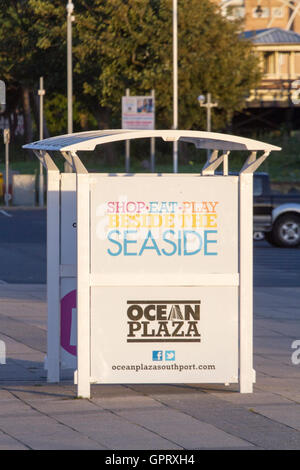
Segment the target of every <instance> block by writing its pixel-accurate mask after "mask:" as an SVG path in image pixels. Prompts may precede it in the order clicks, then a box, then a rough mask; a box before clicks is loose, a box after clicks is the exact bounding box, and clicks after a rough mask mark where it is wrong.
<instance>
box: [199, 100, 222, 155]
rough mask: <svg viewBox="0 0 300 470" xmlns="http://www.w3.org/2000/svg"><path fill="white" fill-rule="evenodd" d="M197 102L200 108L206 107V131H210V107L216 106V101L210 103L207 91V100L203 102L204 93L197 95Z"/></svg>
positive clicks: (208, 153)
mask: <svg viewBox="0 0 300 470" xmlns="http://www.w3.org/2000/svg"><path fill="white" fill-rule="evenodd" d="M198 103H199V105H200V108H206V130H207V132H211V109H212V108H215V107H216V106H218V103H212V102H211V94H210V93H207V101H206V103H205V96H204V95H199V96H198ZM206 154H207V159H208V158H209V156H210V150H207V152H206Z"/></svg>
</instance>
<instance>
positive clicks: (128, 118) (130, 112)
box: [122, 96, 155, 130]
mask: <svg viewBox="0 0 300 470" xmlns="http://www.w3.org/2000/svg"><path fill="white" fill-rule="evenodd" d="M154 128H155V109H154V97H153V96H123V97H122V129H138V130H153V129H154Z"/></svg>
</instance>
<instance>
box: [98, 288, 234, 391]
mask: <svg viewBox="0 0 300 470" xmlns="http://www.w3.org/2000/svg"><path fill="white" fill-rule="evenodd" d="M237 289H238V288H237V287H176V288H174V287H161V286H160V287H129V286H124V287H94V288H92V289H91V351H92V354H91V380H92V381H95V382H99V383H172V382H178V383H184V382H185V383H189V382H196V383H200V382H205V383H214V382H224V383H226V382H228V383H233V382H237V380H238V295H237ZM225 305H226V309H224V306H225Z"/></svg>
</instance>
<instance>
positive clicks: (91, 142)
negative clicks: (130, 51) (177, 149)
mask: <svg viewBox="0 0 300 470" xmlns="http://www.w3.org/2000/svg"><path fill="white" fill-rule="evenodd" d="M151 137H161V138H162V139H163V140H165V141H167V142H168V141H170V142H172V141H183V142H190V143H193V144H194V145H195V146H196V147H197V148H199V149H211V150H224V151H229V150H251V151H259V150H263V151H264V152H271V151H278V150H281V148H280V147H276V146H274V145H270V144H266V143H264V142H259V141H257V140H253V139H247V138H244V137H238V136H233V135H229V134H219V133H215V132H204V131H186V130H184V131H181V130H154V131H143V130H126V129H108V130H98V131H88V132H78V133H74V134H65V135H61V136H57V137H50V138H49V139H44V140H39V141H37V142H32V143H31V144H26V145H23V148H25V149H31V150H44V151H47V150H49V151H60V152H77V151H82V150H89V151H92V150H94V149H95V147H96V146H97V145H101V144H106V143H109V142H118V141H122V140H131V139H145V138H151Z"/></svg>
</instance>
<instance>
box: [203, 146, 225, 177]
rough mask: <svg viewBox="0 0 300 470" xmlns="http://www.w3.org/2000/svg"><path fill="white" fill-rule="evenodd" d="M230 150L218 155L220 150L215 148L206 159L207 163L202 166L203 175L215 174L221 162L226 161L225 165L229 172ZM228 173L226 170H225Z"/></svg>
mask: <svg viewBox="0 0 300 470" xmlns="http://www.w3.org/2000/svg"><path fill="white" fill-rule="evenodd" d="M229 153H230V152H229V151H228V152H226V153H223V154H222V155H220V156H219V157H218V150H214V151H213V152H212V153H210V154H209V156H208V159H207V160H206V163H205V165H204V166H203V168H202V175H203V176H204V175H213V174H214V172H215V170H216V169H217V168H218V166H219V165H221V163H222V162H223V163H224V162H225V167H227V174H228V155H229ZM225 173H226V170H225Z"/></svg>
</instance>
